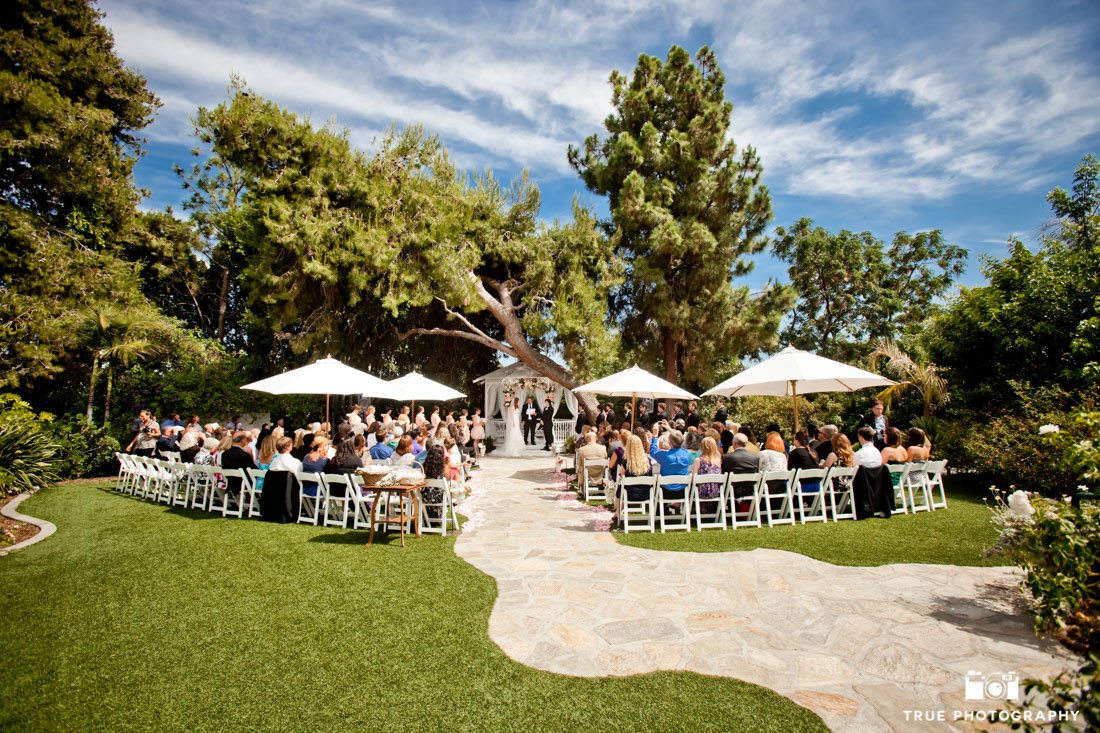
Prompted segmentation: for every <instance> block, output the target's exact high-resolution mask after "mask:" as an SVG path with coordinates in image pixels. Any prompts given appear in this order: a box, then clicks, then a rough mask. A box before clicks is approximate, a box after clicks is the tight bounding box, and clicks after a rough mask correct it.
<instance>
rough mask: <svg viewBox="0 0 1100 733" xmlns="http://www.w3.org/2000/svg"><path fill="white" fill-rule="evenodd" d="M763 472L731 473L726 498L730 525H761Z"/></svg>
mask: <svg viewBox="0 0 1100 733" xmlns="http://www.w3.org/2000/svg"><path fill="white" fill-rule="evenodd" d="M763 476H764V474H762V473H731V474H730V478H729V491H728V493H727V494H726V498H727V500H728V501H729V507H728V509H727V510H726V516H727V517H729V520H730V526H731V527H733V528H734V529H737V528H738V527H759V526H760V491H759V489H760V479H761V478H762V477H763Z"/></svg>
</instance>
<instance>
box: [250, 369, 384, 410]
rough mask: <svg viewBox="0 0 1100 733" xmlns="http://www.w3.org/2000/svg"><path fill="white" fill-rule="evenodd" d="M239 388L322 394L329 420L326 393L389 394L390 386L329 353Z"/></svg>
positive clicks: (284, 392)
mask: <svg viewBox="0 0 1100 733" xmlns="http://www.w3.org/2000/svg"><path fill="white" fill-rule="evenodd" d="M241 389H252V390H256V391H257V392H267V393H268V394H323V395H324V396H325V422H328V421H329V406H328V402H329V395H334V394H362V395H367V396H368V397H391V396H392V388H391V387H390V383H389V382H387V381H386V380H384V379H379V378H378V377H375V376H373V375H371V374H367V373H366V372H363V371H360V370H358V369H356V368H354V367H350V366H348V365H347V364H344V363H343V362H341V361H339V360H337V359H333V358H332V357H331V356H329V357H326V358H324V359H318V360H317V361H315V362H313V363H312V364H309V365H307V366H304V367H298V368H297V369H291V370H290V371H288V372H283V373H282V374H276V375H275V376H274V377H268V378H267V379H261V380H260V381H258V382H252V383H251V384H246V385H244V386H243V387H241Z"/></svg>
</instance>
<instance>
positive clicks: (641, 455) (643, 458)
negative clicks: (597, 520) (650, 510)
mask: <svg viewBox="0 0 1100 733" xmlns="http://www.w3.org/2000/svg"><path fill="white" fill-rule="evenodd" d="M652 475H653V464H652V462H651V460H650V458H649V455H647V454H646V450H645V443H643V442H642V439H641V438H639V437H638V436H637V435H630V436H629V437H628V438H627V439H626V448H625V449H624V451H623V476H624V477H625V478H635V477H638V476H652ZM649 489H650V487H649V486H627V487H626V498H627V499H629V500H630V501H647V500H648V499H649ZM620 491H621V489H620ZM620 491H616V494H615V517H616V519H617V518H618V515H619V510H620V508H621V506H622V497H621V496H620Z"/></svg>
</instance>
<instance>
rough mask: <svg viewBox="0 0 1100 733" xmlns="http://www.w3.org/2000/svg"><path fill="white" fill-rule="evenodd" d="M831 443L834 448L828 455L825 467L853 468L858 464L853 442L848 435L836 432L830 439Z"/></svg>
mask: <svg viewBox="0 0 1100 733" xmlns="http://www.w3.org/2000/svg"><path fill="white" fill-rule="evenodd" d="M826 427H828V426H826ZM829 445H830V447H831V448H832V450H831V451H829V455H828V456H826V458H825V463H824V464H823V466H822V467H823V468H832V467H833V466H840V467H842V468H852V467H853V466H855V465H856V458H855V454H854V453H853V452H852V442H851V441H850V440H848V436H847V435H845V434H844V433H841V432H838V433H836V435H834V436H833V438H832V440H830V441H829Z"/></svg>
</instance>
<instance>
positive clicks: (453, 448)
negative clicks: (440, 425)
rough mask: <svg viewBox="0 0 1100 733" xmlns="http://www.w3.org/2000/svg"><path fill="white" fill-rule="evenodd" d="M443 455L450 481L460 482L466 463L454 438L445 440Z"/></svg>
mask: <svg viewBox="0 0 1100 733" xmlns="http://www.w3.org/2000/svg"><path fill="white" fill-rule="evenodd" d="M443 454H444V461H445V463H446V464H447V466H446V476H447V480H448V481H458V479H459V477H460V476H461V475H462V464H463V463H464V462H465V458H464V457H463V455H462V451H461V450H459V447H458V443H456V442H455V440H454V438H445V439H444V440H443Z"/></svg>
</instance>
